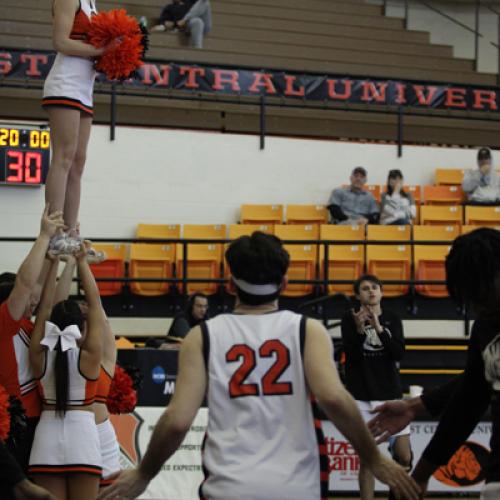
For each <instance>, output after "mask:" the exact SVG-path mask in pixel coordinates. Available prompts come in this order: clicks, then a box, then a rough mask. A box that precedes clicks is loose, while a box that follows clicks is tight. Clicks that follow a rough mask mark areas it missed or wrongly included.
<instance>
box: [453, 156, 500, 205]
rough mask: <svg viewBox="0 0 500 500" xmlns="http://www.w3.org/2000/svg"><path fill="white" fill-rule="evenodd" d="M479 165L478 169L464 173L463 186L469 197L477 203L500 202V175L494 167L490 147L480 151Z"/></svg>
mask: <svg viewBox="0 0 500 500" xmlns="http://www.w3.org/2000/svg"><path fill="white" fill-rule="evenodd" d="M477 166H478V168H477V169H475V170H468V171H466V172H465V174H464V179H463V181H462V188H463V190H464V192H465V193H466V195H467V199H468V200H469V201H472V202H475V203H496V202H500V177H499V176H498V174H497V173H496V172H495V170H494V169H493V162H492V158H491V150H490V149H489V148H481V149H480V150H479V151H478V154H477Z"/></svg>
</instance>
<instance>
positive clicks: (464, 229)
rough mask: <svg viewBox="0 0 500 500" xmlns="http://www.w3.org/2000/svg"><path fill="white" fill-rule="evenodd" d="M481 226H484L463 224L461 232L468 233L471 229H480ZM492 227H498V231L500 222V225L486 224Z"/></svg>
mask: <svg viewBox="0 0 500 500" xmlns="http://www.w3.org/2000/svg"><path fill="white" fill-rule="evenodd" d="M480 227H484V226H469V225H464V226H462V231H461V233H460V234H467V233H470V232H471V231H475V230H476V229H479V228H480ZM486 227H489V228H491V229H496V230H497V231H500V224H499V225H498V226H486Z"/></svg>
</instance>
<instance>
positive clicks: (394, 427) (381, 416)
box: [368, 400, 415, 444]
mask: <svg viewBox="0 0 500 500" xmlns="http://www.w3.org/2000/svg"><path fill="white" fill-rule="evenodd" d="M372 413H374V414H375V416H374V417H373V418H372V419H371V420H370V421H369V422H368V428H369V429H370V431H371V433H372V434H373V437H374V438H375V441H376V442H377V444H380V443H383V442H384V441H387V440H388V439H389V438H390V437H391V436H393V435H394V434H397V433H398V432H400V431H402V430H403V429H404V428H405V427H406V426H407V425H408V424H409V423H410V422H411V421H412V420H413V419H414V418H415V412H414V411H413V409H412V408H411V406H410V405H409V404H408V402H407V401H403V400H396V401H387V402H385V403H383V404H381V405H379V406H377V407H375V408H374V409H373V410H372Z"/></svg>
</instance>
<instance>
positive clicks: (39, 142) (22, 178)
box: [0, 124, 50, 186]
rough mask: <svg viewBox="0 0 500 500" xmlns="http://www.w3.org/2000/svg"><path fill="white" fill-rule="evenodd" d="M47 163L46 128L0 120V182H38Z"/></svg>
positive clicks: (39, 182) (28, 183)
mask: <svg viewBox="0 0 500 500" xmlns="http://www.w3.org/2000/svg"><path fill="white" fill-rule="evenodd" d="M49 163H50V132H49V130H48V128H46V127H43V126H42V127H40V126H31V125H14V124H9V125H4V124H0V185H7V186H9V185H12V186H41V185H42V184H44V183H45V179H46V177H47V172H48V170H49Z"/></svg>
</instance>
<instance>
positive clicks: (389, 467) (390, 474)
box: [370, 454, 422, 500]
mask: <svg viewBox="0 0 500 500" xmlns="http://www.w3.org/2000/svg"><path fill="white" fill-rule="evenodd" d="M370 469H371V471H372V473H373V475H374V476H375V477H376V478H377V479H378V480H379V481H381V482H382V483H384V484H386V485H387V486H389V488H390V489H391V491H392V493H393V495H394V497H395V498H397V499H407V500H419V499H420V498H422V496H421V489H420V488H419V486H418V485H417V483H416V482H415V480H414V479H413V478H411V477H410V476H409V475H408V474H407V473H406V471H405V470H404V469H403V467H401V466H400V465H398V464H397V463H396V462H394V461H393V460H391V459H389V458H387V457H384V456H383V455H381V454H380V455H379V458H378V460H377V461H376V462H375V464H373V465H372V466H371V467H370Z"/></svg>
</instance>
